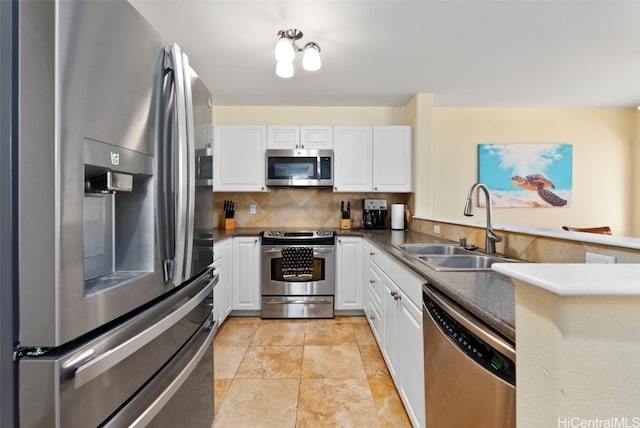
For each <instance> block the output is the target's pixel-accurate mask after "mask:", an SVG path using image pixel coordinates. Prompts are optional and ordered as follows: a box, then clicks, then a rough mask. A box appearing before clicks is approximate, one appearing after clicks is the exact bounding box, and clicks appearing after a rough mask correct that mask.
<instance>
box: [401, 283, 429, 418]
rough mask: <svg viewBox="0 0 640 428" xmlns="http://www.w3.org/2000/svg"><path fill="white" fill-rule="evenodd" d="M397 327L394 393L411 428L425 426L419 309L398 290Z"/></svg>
mask: <svg viewBox="0 0 640 428" xmlns="http://www.w3.org/2000/svg"><path fill="white" fill-rule="evenodd" d="M398 297H399V299H398V305H397V309H398V313H397V318H396V322H397V328H396V331H397V333H398V348H399V349H401V352H399V353H398V354H397V355H396V357H397V361H398V364H397V366H398V380H399V382H397V383H396V385H399V388H398V392H399V393H400V396H401V397H402V401H403V402H404V403H405V408H406V410H407V414H408V415H409V418H410V419H411V422H412V423H413V426H415V427H424V426H425V424H426V415H425V403H424V359H423V353H424V350H423V347H422V341H423V337H422V310H421V308H419V307H418V306H416V305H415V304H414V303H413V302H412V301H411V300H410V299H409V297H407V295H406V294H404V293H403V292H402V291H400V290H399V293H398Z"/></svg>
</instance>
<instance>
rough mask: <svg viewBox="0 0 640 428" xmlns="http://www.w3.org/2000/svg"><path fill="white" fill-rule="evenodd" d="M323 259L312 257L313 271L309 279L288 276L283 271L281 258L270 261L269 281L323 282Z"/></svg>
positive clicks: (299, 276) (307, 276) (284, 270)
mask: <svg viewBox="0 0 640 428" xmlns="http://www.w3.org/2000/svg"><path fill="white" fill-rule="evenodd" d="M324 262H325V259H323V258H319V257H314V258H313V270H312V273H311V277H309V275H288V274H287V273H286V269H283V263H282V258H280V257H278V258H273V259H271V280H272V281H283V282H312V281H324V280H325V266H324Z"/></svg>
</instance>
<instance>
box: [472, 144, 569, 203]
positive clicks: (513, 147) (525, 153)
mask: <svg viewBox="0 0 640 428" xmlns="http://www.w3.org/2000/svg"><path fill="white" fill-rule="evenodd" d="M572 176H573V145H572V144H478V180H479V181H480V182H482V183H484V184H485V185H486V186H487V187H488V188H489V190H491V203H492V205H493V206H494V207H512V208H513V207H518V208H523V207H528V208H553V207H568V206H571V191H572ZM478 202H479V203H480V204H481V206H482V205H484V198H478Z"/></svg>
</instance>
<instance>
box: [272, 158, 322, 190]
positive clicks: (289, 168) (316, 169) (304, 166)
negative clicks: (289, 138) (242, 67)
mask: <svg viewBox="0 0 640 428" xmlns="http://www.w3.org/2000/svg"><path fill="white" fill-rule="evenodd" d="M265 169H266V174H267V177H266V179H267V180H266V181H267V186H272V187H330V186H333V150H297V149H296V150H293V149H292V150H267V151H266V165H265Z"/></svg>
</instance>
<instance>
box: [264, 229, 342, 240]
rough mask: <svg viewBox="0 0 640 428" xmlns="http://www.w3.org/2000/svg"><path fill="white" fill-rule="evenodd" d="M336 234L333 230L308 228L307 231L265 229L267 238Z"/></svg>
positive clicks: (317, 237) (303, 237) (296, 237)
mask: <svg viewBox="0 0 640 428" xmlns="http://www.w3.org/2000/svg"><path fill="white" fill-rule="evenodd" d="M334 235H335V232H334V231H332V230H307V231H291V230H265V231H264V232H263V236H264V237H265V238H286V239H314V238H315V239H321V238H331V237H333V236H334Z"/></svg>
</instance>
